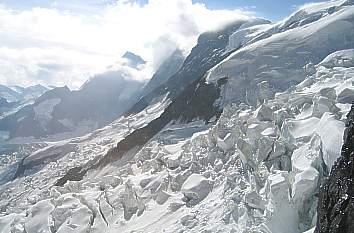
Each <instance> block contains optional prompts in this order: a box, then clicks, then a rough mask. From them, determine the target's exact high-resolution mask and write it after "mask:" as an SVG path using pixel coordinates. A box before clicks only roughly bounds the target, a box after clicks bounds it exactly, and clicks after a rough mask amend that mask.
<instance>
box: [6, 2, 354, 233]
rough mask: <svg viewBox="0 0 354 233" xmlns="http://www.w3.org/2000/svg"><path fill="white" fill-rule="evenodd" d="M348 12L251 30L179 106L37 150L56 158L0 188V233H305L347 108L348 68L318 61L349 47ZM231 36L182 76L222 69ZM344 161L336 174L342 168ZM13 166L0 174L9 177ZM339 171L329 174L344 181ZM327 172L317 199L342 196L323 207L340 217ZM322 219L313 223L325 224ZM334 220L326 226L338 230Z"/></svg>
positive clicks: (303, 14)
mask: <svg viewBox="0 0 354 233" xmlns="http://www.w3.org/2000/svg"><path fill="white" fill-rule="evenodd" d="M348 3H350V2H347V1H332V2H330V3H325V4H320V5H319V6H318V7H319V10H316V8H313V7H312V6H311V7H309V8H304V9H301V11H300V12H298V13H296V14H294V15H292V16H291V17H290V18H288V19H286V20H285V21H284V22H281V23H279V24H276V25H271V29H268V28H267V29H259V30H257V36H256V37H254V38H253V39H252V40H251V41H249V42H247V43H246V44H245V45H243V47H242V48H241V49H240V50H238V51H235V52H234V53H233V54H232V55H231V56H230V57H229V58H227V59H226V60H224V61H223V62H222V63H220V64H219V65H217V66H216V67H215V68H214V69H213V70H212V71H210V73H209V76H208V77H206V78H205V77H203V78H200V79H199V80H196V81H195V82H194V83H193V84H192V85H190V86H189V87H188V88H187V89H184V90H178V91H176V93H178V92H179V91H181V92H180V93H182V95H180V96H175V98H173V99H172V100H171V102H169V101H168V100H167V99H166V98H162V99H159V100H155V101H153V102H154V103H155V105H153V106H149V108H148V109H147V110H146V111H145V110H142V111H139V113H137V114H132V115H130V116H125V117H121V118H120V119H118V120H116V121H115V122H113V123H112V124H110V125H108V126H107V127H105V128H102V129H100V130H97V131H95V132H93V133H92V134H88V135H86V136H83V137H80V138H75V139H71V140H68V141H62V142H60V143H61V144H60V147H62V148H64V147H65V148H70V145H74V146H73V148H74V149H73V148H71V149H70V150H68V151H67V152H66V153H64V154H63V155H60V158H58V160H55V161H53V160H50V159H49V158H47V157H46V156H45V155H47V153H45V152H46V151H47V152H50V151H53V150H54V151H55V148H59V142H56V143H48V145H44V147H41V151H37V152H35V153H32V152H28V153H29V154H27V155H26V156H25V157H23V161H24V164H27V163H26V162H30V161H35V162H37V161H41V163H40V165H39V166H38V167H37V168H36V169H29V170H26V175H25V176H19V177H18V178H17V179H15V180H13V181H12V182H9V183H6V184H4V185H1V186H0V207H1V215H0V227H1V228H3V229H5V231H7V232H11V231H12V232H16V231H17V232H26V230H27V229H33V230H34V231H40V230H43V231H52V232H151V233H152V232H191V233H194V232H195V233H196V232H236V233H238V232H254V233H284V232H289V233H299V232H306V231H312V229H313V227H314V226H315V224H316V222H315V219H316V206H317V199H318V194H319V191H320V190H319V186H320V184H321V183H322V182H323V180H324V178H325V177H326V176H327V175H328V171H329V169H331V166H332V164H333V162H334V161H335V160H336V159H337V158H338V157H339V156H340V145H341V144H342V136H343V131H344V123H343V115H345V114H346V113H347V111H348V104H347V103H339V102H338V101H339V99H340V98H339V96H341V95H340V94H341V92H343V90H345V89H353V81H354V76H353V75H351V74H352V73H354V68H353V67H350V66H342V63H341V62H329V61H328V59H329V57H338V56H339V55H338V54H340V53H341V52H340V51H338V50H340V49H347V47H350V46H351V47H353V46H352V45H353V43H354V41H353V40H352V38H354V37H353V35H354V34H353V30H351V29H352V27H353V25H352V20H351V18H352V15H353V12H354V11H353V7H352V6H351V5H348ZM240 26H241V25H239V24H237V27H236V26H235V25H234V27H231V28H229V29H228V31H227V32H226V33H225V32H224V33H221V35H220V34H217V33H212V34H205V35H204V36H202V37H201V38H200V41H199V42H200V44H199V46H197V47H196V49H195V50H194V51H193V52H192V53H193V54H194V55H196V57H197V58H196V60H198V62H197V63H194V62H192V58H193V56H190V57H189V59H188V58H187V59H186V62H185V63H184V66H183V67H182V69H186V70H188V69H189V68H191V67H189V66H192V65H198V64H200V62H201V61H202V60H203V59H204V57H203V56H204V55H205V56H212V55H213V53H217V54H218V55H217V58H215V57H214V58H213V59H212V60H208V64H205V66H203V67H202V68H201V69H200V70H198V71H196V72H192V74H201V73H203V70H204V71H205V70H206V69H207V68H208V67H209V66H213V65H215V63H217V61H218V60H221V59H222V58H223V57H224V56H225V57H226V54H224V52H225V51H226V50H225V49H226V47H225V46H226V44H227V41H228V40H227V38H224V37H223V36H225V35H228V36H229V35H231V34H232V33H234V32H235V31H232V30H231V29H233V30H236V31H237V30H239V27H240ZM339 32H340V33H339ZM258 33H259V34H258ZM218 36H221V38H218ZM217 38H218V39H217ZM210 41H211V42H210ZM214 42H215V44H213V46H214V45H215V46H216V47H217V48H219V49H220V50H217V51H214V52H212V51H213V49H214V47H213V46H209V44H208V43H214ZM202 45H203V46H202ZM205 46H206V47H205ZM221 47H222V48H221ZM285 47H286V49H284V48H285ZM203 49H204V50H207V51H204V50H203ZM204 52H205V53H204ZM331 52H336V54H333V55H330V53H331ZM343 54H345V56H346V57H348V56H349V55H350V53H348V52H345V51H344V52H343ZM348 54H349V55H348ZM328 55H330V56H328ZM326 57H327V58H326ZM323 59H327V60H324V61H322V60H323ZM331 60H333V59H332V58H331ZM328 62H329V63H328ZM322 64H326V65H322ZM328 64H332V65H328ZM333 64H334V65H333ZM303 67H305V69H307V71H306V70H304V69H303ZM306 67H307V68H306ZM186 70H184V71H183V72H182V70H181V71H180V72H181V73H180V74H178V75H176V76H175V77H180V78H178V80H175V82H178V81H180V80H181V79H182V78H181V76H180V75H182V74H186V73H188V72H187V71H186ZM203 74H204V73H203ZM203 74H201V75H203ZM185 77H190V76H185ZM199 77H202V76H198V77H194V78H196V79H198V78H199ZM225 77H226V78H225ZM205 80H207V81H208V82H209V83H205ZM250 80H251V82H249V81H250ZM182 89H183V88H182ZM165 96H166V95H165ZM218 98H219V99H218ZM160 100H161V101H160ZM160 102H161V103H160ZM240 102H243V103H240ZM147 103H150V102H149V101H147ZM143 105H144V104H143ZM143 105H141V106H140V105H139V106H138V108H137V109H139V108H140V107H142V106H143ZM218 107H222V108H223V109H222V113H221V112H220V111H221V110H220V108H218ZM202 120H203V121H202ZM205 122H207V123H209V124H205ZM349 136H350V132H349ZM116 145H118V147H116V148H115V149H112V150H111V148H114V147H115V146H116ZM38 147H39V146H38ZM348 148H349V149H350V148H351V147H350V145H349V144H348ZM37 149H39V148H37ZM349 149H348V150H349ZM108 151H110V152H109V153H107V152H108ZM347 152H348V155H349V154H350V153H349V151H347ZM49 154H50V153H48V155H49ZM344 157H345V156H344ZM347 157H348V156H347ZM349 157H350V156H349ZM340 161H344V160H343V159H342V160H340ZM347 162H348V161H346V160H345V161H344V162H343V163H341V162H339V163H338V164H340V165H343V164H344V165H345V166H347V167H348V166H349V167H350V166H351V164H352V163H347ZM349 162H350V161H349ZM10 165H12V163H10V162H9V166H8V167H7V166H4V169H13V166H10ZM340 165H336V166H335V167H334V169H337V170H338V171H342V169H338V168H340ZM344 165H343V166H344ZM345 171H348V172H350V171H351V170H350V169H346V170H345ZM336 174H340V176H334V178H332V179H333V182H334V181H335V182H334V183H333V182H332V181H331V179H330V182H332V183H333V186H332V185H331V186H325V187H334V188H333V190H332V191H333V192H336V193H338V192H339V193H340V194H341V195H340V196H338V197H337V196H336V197H335V198H337V199H338V200H337V199H333V201H332V202H327V203H328V204H331V203H339V205H335V206H333V207H334V210H335V211H336V213H340V210H344V209H343V208H342V207H343V206H344V207H345V206H347V205H346V203H351V202H350V200H349V199H348V197H349V194H350V192H349V191H350V188H348V187H351V186H350V180H349V181H348V180H347V178H348V177H349V175H350V174H349V173H348V174H349V175H348V174H347V173H345V172H344V173H343V172H340V173H339V172H338V173H336ZM338 177H339V178H340V179H338ZM338 180H340V181H341V182H342V183H340V185H341V184H342V186H341V188H342V189H340V190H339V189H338V188H335V187H336V184H335V183H336V182H337V181H338ZM347 181H348V182H347ZM54 184H58V186H53V185H54ZM328 190H330V189H326V188H325V189H324V192H323V194H321V193H320V194H321V195H323V196H322V197H326V195H327V193H328ZM348 190H349V191H348ZM330 191H331V190H330ZM332 191H331V192H332ZM348 193H349V194H348ZM345 194H348V196H347V195H345ZM322 197H321V198H322ZM322 199H323V200H324V199H326V198H322ZM348 200H349V201H348ZM337 207H338V208H339V209H338V208H337ZM347 207H348V209H346V210H350V206H347ZM330 209H332V210H333V208H332V207H331V208H330ZM321 210H323V211H327V210H328V209H327V207H325V206H324V207H323V208H322V207H321ZM347 213H350V211H348V212H347ZM320 216H322V215H320ZM328 216H329V215H325V217H323V218H322V217H320V219H322V220H324V221H322V220H320V222H324V223H328V222H329V221H328V219H331V220H332V218H328ZM332 216H333V215H332V214H331V215H330V217H332ZM341 216H342V215H339V214H338V215H335V218H333V219H334V221H336V222H335V223H338V225H340V224H339V223H341V220H342V218H341ZM344 216H346V215H344ZM348 216H350V215H348ZM348 219H349V217H348ZM348 222H349V221H348ZM27 232H28V231H27Z"/></svg>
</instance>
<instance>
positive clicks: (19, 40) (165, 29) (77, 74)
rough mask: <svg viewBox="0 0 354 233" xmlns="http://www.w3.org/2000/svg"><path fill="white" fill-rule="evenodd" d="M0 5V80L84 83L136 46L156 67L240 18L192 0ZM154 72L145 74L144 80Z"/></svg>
mask: <svg viewBox="0 0 354 233" xmlns="http://www.w3.org/2000/svg"><path fill="white" fill-rule="evenodd" d="M55 6H56V5H55V4H53V8H32V9H29V10H13V9H9V8H8V7H6V6H1V7H0V82H1V83H5V84H11V85H13V84H22V85H30V84H36V83H38V82H39V83H42V84H46V85H63V84H67V85H69V86H71V87H79V86H80V85H81V84H82V83H83V82H84V81H85V80H86V79H87V78H88V77H90V76H92V75H93V74H95V73H97V72H102V71H103V70H104V69H105V67H107V66H109V65H110V64H113V63H116V62H117V61H118V60H119V57H120V56H121V55H122V54H123V53H124V52H125V51H126V50H130V51H133V52H135V53H137V54H139V55H141V56H142V57H143V58H144V59H145V60H147V61H148V65H147V70H149V71H151V72H152V70H153V69H155V68H156V67H157V66H158V65H159V64H160V63H161V61H162V60H163V59H164V58H166V56H167V55H168V54H169V53H171V52H172V51H173V50H174V49H175V48H176V47H180V48H182V49H184V50H185V51H189V50H190V49H191V47H192V46H193V45H194V44H195V42H196V39H197V36H198V35H199V34H200V33H202V32H204V31H207V30H213V29H215V28H216V27H218V26H220V25H221V24H225V23H227V22H230V21H232V20H235V19H238V18H246V17H248V16H246V14H247V13H245V12H241V11H240V10H234V11H229V10H209V9H208V8H207V7H206V6H205V5H202V4H197V3H194V4H193V3H192V1H191V0H150V1H149V2H148V4H145V5H141V4H138V3H136V2H134V1H132V0H124V1H118V2H117V3H115V4H110V5H107V6H105V7H102V8H100V9H96V10H95V11H94V12H95V13H91V14H83V13H79V12H73V11H66V10H63V9H60V10H59V9H57V8H55ZM151 72H147V71H145V72H144V75H143V76H144V77H143V78H142V79H146V78H149V77H150V75H151Z"/></svg>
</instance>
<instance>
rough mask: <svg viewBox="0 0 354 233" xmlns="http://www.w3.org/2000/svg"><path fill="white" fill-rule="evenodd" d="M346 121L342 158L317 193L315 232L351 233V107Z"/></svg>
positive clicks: (353, 146)
mask: <svg viewBox="0 0 354 233" xmlns="http://www.w3.org/2000/svg"><path fill="white" fill-rule="evenodd" d="M347 118H348V119H347V123H346V127H347V128H346V131H345V136H344V137H345V142H344V145H343V147H342V155H341V157H340V158H339V159H338V160H337V162H336V163H335V165H334V166H333V167H332V171H331V174H330V176H329V178H328V179H327V180H326V181H325V183H324V185H323V186H322V188H321V191H320V193H319V194H320V195H319V204H318V209H317V211H318V218H317V226H316V230H315V232H316V233H347V232H354V106H352V108H351V111H350V113H349V114H348V116H347Z"/></svg>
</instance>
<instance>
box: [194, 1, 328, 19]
mask: <svg viewBox="0 0 354 233" xmlns="http://www.w3.org/2000/svg"><path fill="white" fill-rule="evenodd" d="M195 2H202V3H205V4H206V5H207V6H208V7H209V8H212V9H222V8H226V9H234V8H245V9H246V10H251V11H255V12H256V13H257V15H259V16H261V17H265V18H267V19H271V20H279V19H282V18H284V17H286V16H288V15H289V14H290V13H292V12H293V11H295V10H296V8H297V7H299V6H302V5H304V4H306V3H309V2H323V0H310V1H309V0H220V1H218V0H195Z"/></svg>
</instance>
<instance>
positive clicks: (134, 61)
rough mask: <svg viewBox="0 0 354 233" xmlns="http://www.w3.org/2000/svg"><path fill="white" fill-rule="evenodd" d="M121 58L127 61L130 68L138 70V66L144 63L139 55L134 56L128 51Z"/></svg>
mask: <svg viewBox="0 0 354 233" xmlns="http://www.w3.org/2000/svg"><path fill="white" fill-rule="evenodd" d="M122 58H125V59H128V60H129V63H130V66H131V67H132V68H138V66H139V65H143V64H145V63H146V62H145V61H144V60H143V59H142V58H141V57H140V56H139V55H136V54H134V53H132V52H129V51H127V52H125V54H124V55H123V56H122Z"/></svg>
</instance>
